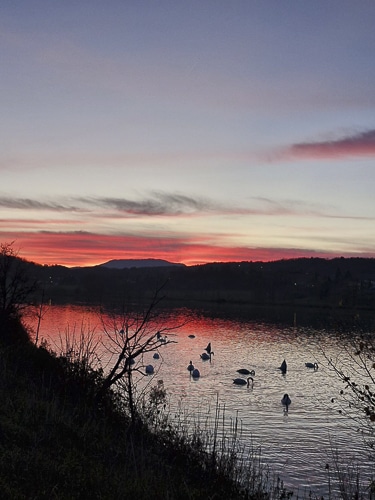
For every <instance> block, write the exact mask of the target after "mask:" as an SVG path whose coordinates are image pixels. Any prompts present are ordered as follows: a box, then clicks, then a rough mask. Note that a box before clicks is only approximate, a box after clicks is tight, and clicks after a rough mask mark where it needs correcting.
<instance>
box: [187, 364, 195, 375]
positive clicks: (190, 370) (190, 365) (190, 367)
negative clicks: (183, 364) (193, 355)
mask: <svg viewBox="0 0 375 500" xmlns="http://www.w3.org/2000/svg"><path fill="white" fill-rule="evenodd" d="M187 369H188V370H189V372H190V373H191V372H192V371H193V370H194V365H193V363H192V361H190V364H189V365H188V367H187Z"/></svg>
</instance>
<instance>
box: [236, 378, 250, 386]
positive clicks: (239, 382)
mask: <svg viewBox="0 0 375 500" xmlns="http://www.w3.org/2000/svg"><path fill="white" fill-rule="evenodd" d="M250 380H251V383H252V384H254V379H253V377H247V379H246V380H245V379H244V378H235V379H233V384H236V385H247V387H249V386H250Z"/></svg>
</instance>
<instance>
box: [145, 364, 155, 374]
mask: <svg viewBox="0 0 375 500" xmlns="http://www.w3.org/2000/svg"><path fill="white" fill-rule="evenodd" d="M146 373H147V374H148V375H151V374H153V373H154V367H153V366H152V365H147V366H146Z"/></svg>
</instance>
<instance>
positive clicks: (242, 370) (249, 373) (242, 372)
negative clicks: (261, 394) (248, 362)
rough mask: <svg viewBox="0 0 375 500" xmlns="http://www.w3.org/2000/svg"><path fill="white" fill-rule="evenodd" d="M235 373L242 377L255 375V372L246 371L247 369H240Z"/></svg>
mask: <svg viewBox="0 0 375 500" xmlns="http://www.w3.org/2000/svg"><path fill="white" fill-rule="evenodd" d="M237 373H241V374H242V375H253V376H254V375H255V370H248V369H247V368H240V369H239V370H237Z"/></svg>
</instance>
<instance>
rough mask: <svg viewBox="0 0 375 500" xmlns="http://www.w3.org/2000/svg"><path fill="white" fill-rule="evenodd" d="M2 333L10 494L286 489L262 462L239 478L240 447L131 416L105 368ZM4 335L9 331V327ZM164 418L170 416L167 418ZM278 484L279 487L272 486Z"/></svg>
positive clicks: (0, 410)
mask: <svg viewBox="0 0 375 500" xmlns="http://www.w3.org/2000/svg"><path fill="white" fill-rule="evenodd" d="M10 337H11V338H12V342H10V341H9V339H8V341H5V342H4V341H2V342H1V343H0V398H1V405H0V438H1V439H0V491H1V498H3V499H8V498H9V499H12V500H13V499H28V500H29V499H54V498H56V499H86V498H92V499H94V498H95V499H123V498H128V497H132V498H138V499H143V498H145V499H146V498H147V499H148V498H153V499H201V498H202V499H205V500H206V499H208V498H212V499H213V498H228V499H230V498H232V499H242V498H265V499H266V498H271V497H273V498H276V497H278V498H280V497H283V495H285V492H283V490H282V488H276V491H272V489H271V488H270V487H269V485H268V484H267V481H266V479H265V477H264V476H262V475H259V476H257V472H255V469H254V470H253V471H252V473H251V474H250V476H251V477H248V480H249V482H248V485H249V484H250V482H251V489H249V487H245V488H244V484H242V485H241V484H240V477H242V478H243V475H242V472H243V471H242V472H241V471H239V470H238V468H237V466H236V464H235V450H231V453H229V454H228V455H227V457H226V458H225V457H223V456H222V455H220V453H217V452H216V451H215V453H211V454H207V453H206V452H205V451H204V446H203V444H202V440H201V439H200V438H199V435H198V434H199V433H198V434H197V435H196V436H195V437H194V438H191V437H187V436H186V435H184V434H183V433H181V432H179V431H178V430H176V429H173V428H172V427H171V426H169V425H163V426H161V427H160V428H159V429H158V428H157V427H156V428H155V427H153V428H152V429H151V427H150V426H149V424H148V421H147V418H141V419H140V420H139V422H138V423H137V425H132V424H131V422H130V419H129V417H128V416H127V411H126V408H125V407H124V406H123V402H122V400H121V399H120V398H119V397H118V396H116V394H115V393H114V392H112V391H108V392H107V393H106V394H104V395H102V396H101V397H100V399H98V396H97V394H98V390H97V389H98V387H99V386H100V383H101V377H102V375H101V373H100V372H96V371H94V370H91V369H89V368H87V367H83V366H82V365H79V364H75V363H71V362H69V361H68V360H67V359H66V358H65V357H63V356H62V357H61V356H60V357H57V356H55V355H53V354H52V353H51V352H49V351H48V349H46V348H44V347H36V346H34V345H33V344H32V343H31V342H30V341H27V340H25V336H24V335H23V334H22V335H21V337H22V339H21V340H20V341H17V342H14V341H13V340H14V336H13V335H10ZM3 338H4V337H3ZM164 424H165V422H164ZM271 491H272V492H271Z"/></svg>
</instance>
